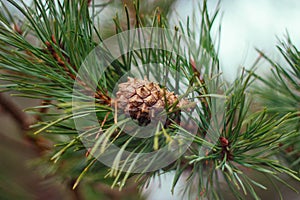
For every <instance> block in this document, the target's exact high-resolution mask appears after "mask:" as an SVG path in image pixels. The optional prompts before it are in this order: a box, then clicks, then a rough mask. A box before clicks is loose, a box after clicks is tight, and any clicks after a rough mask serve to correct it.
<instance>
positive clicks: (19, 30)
mask: <svg viewBox="0 0 300 200" xmlns="http://www.w3.org/2000/svg"><path fill="white" fill-rule="evenodd" d="M13 29H14V30H15V31H16V32H17V33H19V34H20V35H22V34H23V31H22V29H21V28H20V26H18V25H17V24H14V25H13Z"/></svg>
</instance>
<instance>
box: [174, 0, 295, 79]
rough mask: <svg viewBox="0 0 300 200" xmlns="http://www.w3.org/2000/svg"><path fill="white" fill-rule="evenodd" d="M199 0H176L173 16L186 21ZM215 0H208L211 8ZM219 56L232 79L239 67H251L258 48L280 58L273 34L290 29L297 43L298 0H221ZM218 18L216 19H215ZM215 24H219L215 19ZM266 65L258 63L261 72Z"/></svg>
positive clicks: (278, 34)
mask: <svg viewBox="0 0 300 200" xmlns="http://www.w3.org/2000/svg"><path fill="white" fill-rule="evenodd" d="M199 2H202V0H179V1H178V3H177V5H176V11H175V12H174V13H176V14H175V16H173V17H174V18H175V19H176V18H177V17H179V18H180V19H181V20H182V21H186V17H187V16H188V15H191V13H192V10H193V8H197V7H198V6H197V4H198V3H199ZM217 2H218V1H216V0H208V7H209V9H210V10H214V9H215V7H216V3H217ZM220 14H221V15H219V16H222V19H221V42H220V60H221V67H222V69H223V73H224V75H225V76H226V77H227V78H229V79H232V78H233V77H234V76H235V74H236V72H237V69H238V68H240V67H250V66H251V65H252V64H253V62H254V61H255V59H256V58H257V56H258V54H257V52H256V51H255V49H254V48H258V49H260V50H262V51H264V52H266V53H267V55H270V56H271V57H272V58H274V59H275V60H278V61H279V60H280V59H282V58H280V56H279V53H278V51H277V49H276V45H277V44H278V43H279V42H278V39H277V38H276V36H277V37H278V38H280V39H284V38H285V36H286V31H288V32H289V34H290V36H291V38H292V40H293V41H294V43H295V45H296V46H299V43H300V26H299V19H300V1H299V0H223V1H221V12H220ZM218 21H220V19H219V20H217V21H216V22H218ZM215 25H216V26H215V27H214V28H215V30H214V31H216V28H218V23H216V24H215ZM268 68H269V65H267V63H266V62H265V63H263V64H262V65H261V66H260V68H259V69H260V70H261V72H263V71H266V69H268Z"/></svg>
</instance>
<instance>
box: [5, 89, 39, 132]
mask: <svg viewBox="0 0 300 200" xmlns="http://www.w3.org/2000/svg"><path fill="white" fill-rule="evenodd" d="M0 105H1V106H2V109H4V110H5V111H6V112H8V113H9V114H10V115H11V116H12V117H13V118H14V119H15V120H16V121H17V122H18V123H19V124H20V126H21V128H22V129H24V130H26V129H28V128H29V126H30V125H32V124H33V122H34V120H33V119H32V118H31V117H30V116H29V115H27V114H26V113H24V112H23V111H22V110H21V108H20V107H19V106H18V105H17V104H15V103H14V102H13V101H12V100H11V99H10V98H9V97H8V96H7V95H6V94H4V93H0Z"/></svg>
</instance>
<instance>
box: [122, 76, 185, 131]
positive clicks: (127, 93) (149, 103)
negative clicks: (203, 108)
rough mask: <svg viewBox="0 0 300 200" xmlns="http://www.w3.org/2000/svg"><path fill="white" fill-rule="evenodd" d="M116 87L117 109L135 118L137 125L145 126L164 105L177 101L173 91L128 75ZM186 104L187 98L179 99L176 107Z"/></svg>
mask: <svg viewBox="0 0 300 200" xmlns="http://www.w3.org/2000/svg"><path fill="white" fill-rule="evenodd" d="M118 87H119V90H118V92H117V93H116V96H117V97H116V101H117V106H118V109H119V110H121V111H122V112H124V113H126V114H129V115H130V117H131V118H132V119H135V120H137V121H138V123H139V125H144V126H146V125H147V124H149V123H150V122H151V119H153V118H155V117H156V116H157V114H159V113H160V112H161V111H163V110H164V109H165V108H166V106H170V105H173V104H174V103H176V102H177V101H178V96H177V95H175V94H174V92H169V91H167V90H164V89H162V88H160V86H159V85H158V84H157V83H154V82H149V81H148V80H140V79H136V78H131V77H128V80H127V82H124V83H120V84H119V85H118ZM166 104H167V105H166ZM187 104H190V102H189V101H188V100H181V101H179V102H178V103H177V105H176V107H177V108H179V107H181V106H184V105H187Z"/></svg>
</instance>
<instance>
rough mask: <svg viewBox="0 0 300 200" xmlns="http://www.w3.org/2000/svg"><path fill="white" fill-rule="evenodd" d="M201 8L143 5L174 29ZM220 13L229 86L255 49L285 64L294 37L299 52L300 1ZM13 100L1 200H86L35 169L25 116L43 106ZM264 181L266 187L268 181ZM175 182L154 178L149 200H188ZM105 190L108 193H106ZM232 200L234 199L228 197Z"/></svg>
mask: <svg viewBox="0 0 300 200" xmlns="http://www.w3.org/2000/svg"><path fill="white" fill-rule="evenodd" d="M3 2H4V3H5V4H6V3H7V2H6V1H3ZM30 2H31V1H30V0H27V1H26V3H27V4H30ZM99 2H101V1H99ZM123 2H125V3H127V4H128V5H130V4H131V3H132V2H131V0H124V1H123ZM199 2H201V0H174V1H167V0H163V1H155V0H148V1H142V5H143V6H144V7H143V8H144V11H145V12H147V9H150V10H151V9H154V8H155V7H157V6H161V7H163V8H165V9H166V10H168V11H169V17H170V24H171V27H172V26H175V25H176V24H178V20H181V21H183V22H185V23H186V17H187V16H188V15H191V14H192V13H193V12H195V14H196V15H195V16H198V17H199V16H200V12H199V10H197V8H198V3H199ZM208 3H209V4H208V5H209V8H210V9H211V10H214V9H215V8H216V6H217V3H218V1H216V0H209V1H208ZM120 5H122V2H121V1H113V3H112V4H110V5H109V6H107V7H105V8H104V9H103V12H102V13H101V14H100V16H101V19H102V20H101V26H102V27H103V28H104V29H107V32H108V34H109V29H111V30H113V29H114V28H113V25H112V24H113V23H112V20H111V19H112V18H113V17H114V16H115V13H116V12H123V11H122V7H121V6H120ZM8 8H9V9H11V10H12V11H13V12H14V8H12V7H10V6H8ZM220 8H221V12H220V15H219V18H218V20H217V23H216V24H215V27H214V30H213V37H214V38H217V37H219V35H218V30H219V25H220V27H221V34H220V42H218V40H216V42H217V43H219V47H220V51H219V54H220V61H221V67H222V70H223V73H224V75H225V77H226V78H227V79H228V80H229V81H230V80H233V79H234V77H235V76H236V74H237V72H238V70H239V69H241V68H242V67H246V68H249V67H251V66H252V64H253V63H254V61H255V59H256V58H257V57H258V53H257V52H256V50H255V48H258V49H260V50H262V51H264V52H265V53H266V54H267V55H269V56H270V57H271V58H273V59H274V60H277V61H279V62H282V60H281V59H282V58H281V57H280V56H279V52H278V51H277V49H276V45H277V44H278V38H279V39H283V38H284V37H285V36H286V34H287V32H288V33H289V35H290V37H291V39H292V41H294V43H295V44H296V46H297V45H299V43H300V37H299V36H300V28H299V26H298V24H299V22H298V21H299V19H300V1H299V0H288V1H282V0H263V1H260V0H252V1H249V0H222V1H221V5H220ZM0 9H2V8H0ZM150 10H148V11H150ZM151 11H152V10H151ZM14 13H15V15H16V17H19V18H20V20H21V18H22V16H21V15H19V14H18V13H17V12H14ZM197 20H199V21H200V18H196V21H197ZM277 37H278V38H277ZM269 68H270V66H269V65H268V64H267V63H266V62H261V63H260V66H259V68H258V70H259V72H261V73H267V72H268V69H269ZM0 73H2V72H0ZM10 94H11V93H0V95H1V96H0V127H1V128H0V199H45V200H46V199H86V198H85V197H84V196H82V195H81V194H79V192H80V191H79V192H78V191H73V190H71V189H70V186H69V185H67V184H65V183H61V182H59V181H58V180H56V179H55V177H50V178H47V179H44V178H43V177H41V176H40V174H39V173H37V172H36V171H35V170H34V169H33V168H31V167H30V166H31V164H30V163H31V162H32V160H35V159H36V158H38V157H39V150H38V149H36V147H35V146H34V145H32V142H31V141H30V139H29V138H27V137H26V136H25V130H23V129H22V127H23V126H24V123H25V124H26V123H28V122H30V121H31V120H32V117H30V116H24V115H23V114H21V110H22V109H24V108H27V107H30V106H35V105H39V104H40V101H38V100H28V99H24V98H20V97H14V96H10ZM12 113H15V114H12ZM258 178H259V179H261V181H262V182H264V180H263V177H261V178H260V177H258ZM171 180H172V174H166V175H162V176H161V177H160V178H158V177H156V178H154V179H153V180H152V181H151V184H150V186H149V188H148V189H145V191H144V194H145V197H147V199H148V200H160V199H164V200H175V199H182V198H181V197H180V198H179V197H178V196H179V195H178V194H180V192H181V189H182V188H181V185H182V184H184V178H182V179H181V180H180V184H179V185H178V187H177V188H176V191H175V194H174V195H172V194H171V193H170V189H171ZM265 182H266V181H265ZM289 182H290V183H291V184H292V185H294V186H295V187H296V188H297V189H299V190H300V185H299V183H296V182H294V181H292V180H290V181H289ZM266 184H267V183H266ZM267 186H268V185H267ZM101 189H102V190H104V191H105V190H106V188H101ZM281 189H282V191H283V192H284V197H285V199H291V200H293V199H295V200H296V199H299V196H298V195H297V194H296V193H294V192H293V191H291V190H288V189H287V188H281ZM225 192H226V190H225ZM116 193H118V192H116ZM261 193H262V195H261V196H262V199H267V198H268V199H280V198H279V196H277V194H276V193H275V192H274V191H272V190H267V191H261ZM1 194H2V195H1ZM3 194H5V195H3ZM125 195H126V194H125ZM130 195H132V194H130ZM133 195H134V194H133ZM119 198H120V195H119V196H118V195H116V196H109V195H106V197H103V198H102V197H101V198H96V197H95V196H94V197H92V196H90V197H89V198H88V199H119ZM226 199H232V197H230V196H228V198H226Z"/></svg>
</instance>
